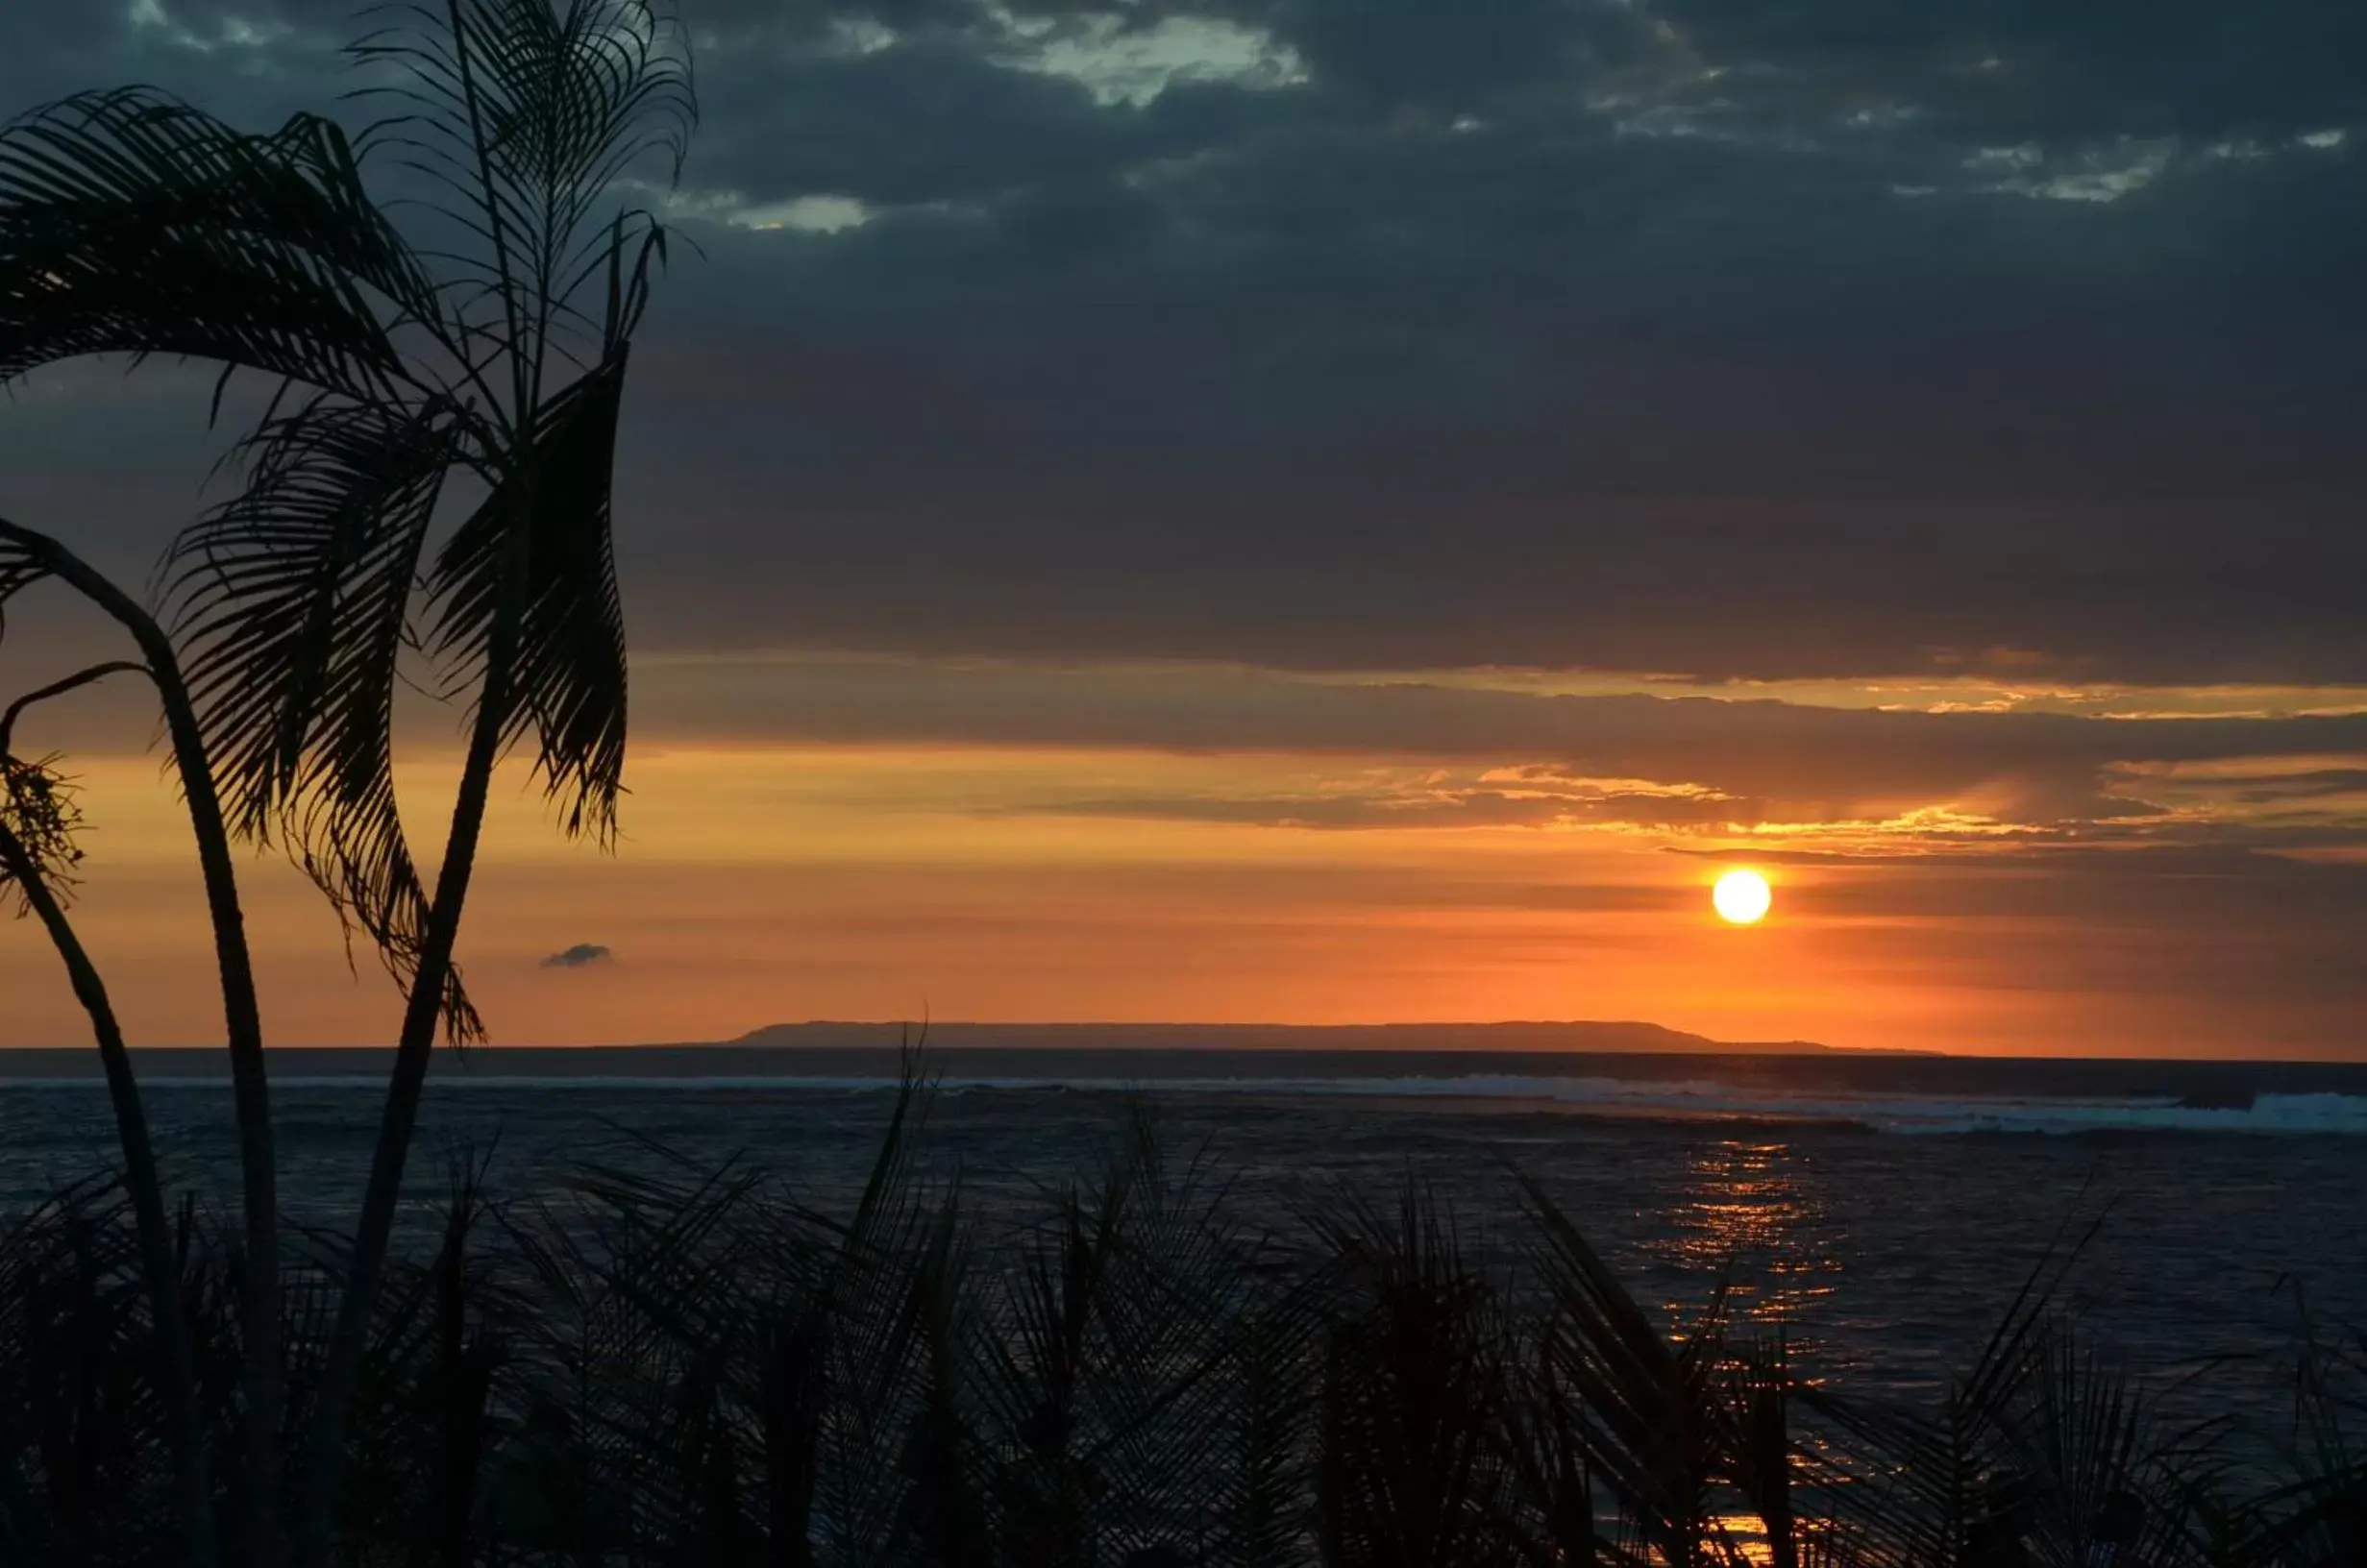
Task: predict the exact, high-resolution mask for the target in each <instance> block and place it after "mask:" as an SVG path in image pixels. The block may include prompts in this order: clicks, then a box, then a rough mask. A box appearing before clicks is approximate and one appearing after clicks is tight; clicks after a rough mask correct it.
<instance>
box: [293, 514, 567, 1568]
mask: <svg viewBox="0 0 2367 1568" xmlns="http://www.w3.org/2000/svg"><path fill="white" fill-rule="evenodd" d="M522 531H523V530H522ZM512 580H513V582H514V580H515V575H514V573H513V575H512ZM516 643H517V625H516V616H515V614H514V613H507V614H505V615H503V616H502V618H501V621H500V623H499V625H497V627H496V634H495V641H494V647H493V648H492V649H490V652H489V657H488V658H487V659H486V663H485V683H484V687H483V689H482V691H481V692H480V693H479V697H478V704H477V718H476V722H475V723H474V724H473V725H471V727H470V734H469V747H468V760H467V763H466V765H465V766H464V767H463V769H462V771H461V774H460V788H459V792H458V794H457V796H456V797H455V799H454V801H453V809H452V829H451V832H450V834H449V836H448V837H447V838H446V840H445V845H444V860H443V864H442V865H441V866H440V867H439V868H438V869H437V871H436V877H435V897H434V900H433V902H432V903H431V905H430V907H429V913H428V926H427V932H426V936H425V939H424V940H423V941H422V943H421V944H420V949H419V965H418V968H417V969H416V971H415V972H414V973H413V974H412V977H411V986H410V995H409V999H408V1001H407V1003H406V1005H405V1008H404V1013H403V1034H402V1037H401V1039H400V1040H399V1041H397V1043H396V1046H395V1065H394V1071H393V1072H392V1074H390V1075H389V1077H388V1080H387V1085H386V1103H385V1107H384V1109H383V1111H382V1113H381V1115H380V1120H379V1133H378V1147H377V1148H376V1150H374V1151H373V1153H372V1155H371V1159H370V1182H369V1186H368V1188H366V1189H365V1190H364V1192H363V1194H362V1200H361V1221H360V1224H359V1226H358V1228H357V1229H356V1232H355V1235H354V1250H353V1254H352V1257H351V1259H350V1260H349V1261H348V1263H347V1268H346V1276H345V1291H344V1294H343V1296H342V1297H341V1298H340V1299H339V1300H338V1303H337V1320H336V1326H335V1329H334V1330H333V1334H332V1335H331V1338H330V1341H329V1361H328V1365H327V1367H326V1368H325V1369H324V1371H323V1373H322V1376H321V1385H320V1397H319V1399H318V1400H317V1401H316V1403H315V1406H314V1411H313V1420H312V1433H311V1448H310V1453H309V1456H308V1461H309V1462H308V1468H307V1472H306V1476H305V1488H304V1498H303V1504H302V1512H301V1517H300V1519H299V1522H298V1531H299V1546H298V1562H299V1563H300V1564H302V1565H304V1568H313V1565H316V1564H317V1565H324V1568H325V1565H326V1564H327V1563H329V1562H330V1560H331V1556H332V1552H333V1545H334V1531H335V1519H336V1495H337V1488H338V1487H339V1485H340V1484H341V1483H342V1482H341V1474H342V1471H343V1467H344V1461H345V1429H346V1424H347V1421H348V1418H349V1417H350V1415H351V1413H352V1407H353V1402H354V1391H355V1388H356V1386H357V1385H358V1384H359V1382H360V1380H361V1362H362V1358H363V1357H364V1356H365V1355H366V1354H367V1352H368V1350H369V1343H370V1314H371V1313H372V1311H374V1310H375V1309H376V1307H377V1304H378V1287H379V1283H380V1280H381V1277H382V1275H383V1273H384V1272H385V1264H386V1249H387V1246H388V1244H389V1243H390V1242H391V1240H392V1239H393V1236H394V1218H395V1209H396V1206H397V1204H398V1203H399V1202H400V1200H401V1198H402V1193H403V1167H404V1164H405V1162H406V1160H407V1157H408V1155H409V1153H410V1145H411V1131H412V1129H413V1127H414V1126H415V1125H416V1124H417V1122H418V1118H419V1096H420V1091H421V1090H422V1089H423V1088H424V1087H425V1086H426V1083H427V1077H428V1064H429V1062H430V1060H431V1058H432V1057H433V1056H434V1054H435V1035H436V1029H437V1027H438V1026H439V1024H440V1023H441V1022H442V1020H443V1013H444V987H445V983H446V982H447V981H448V980H449V979H450V978H451V975H452V955H453V949H454V947H455V946H456V943H457V942H458V940H459V935H460V914H461V910H462V907H463V906H464V905H465V904H466V903H467V901H468V889H469V880H470V878H471V876H472V875H474V873H475V871H476V868H477V845H478V841H479V839H480V838H481V835H482V832H483V829H484V819H485V802H486V800H487V798H488V797H489V796H491V794H492V789H493V769H494V765H495V764H496V763H497V762H499V761H500V760H501V750H502V732H503V729H504V728H505V725H506V723H507V719H508V711H509V695H510V694H509V688H510V677H511V674H512V665H513V664H514V662H515V653H516Z"/></svg>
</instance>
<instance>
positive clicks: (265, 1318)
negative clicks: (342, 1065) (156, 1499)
mask: <svg viewBox="0 0 2367 1568" xmlns="http://www.w3.org/2000/svg"><path fill="white" fill-rule="evenodd" d="M0 537H4V538H8V539H10V540H12V541H14V542H15V543H16V544H18V545H19V546H20V547H22V548H24V549H25V550H27V551H30V552H31V553H32V554H33V556H34V557H35V558H36V559H37V560H38V561H39V562H40V563H41V565H42V567H43V568H44V569H45V570H46V571H47V572H49V573H50V574H51V575H52V576H56V577H57V578H59V579H60V580H61V581H62V582H64V583H65V584H66V585H67V586H69V587H71V588H73V589H74V590H75V591H76V592H78V593H80V594H81V595H82V596H83V597H84V598H86V599H87V600H90V601H91V602H92V603H93V604H96V605H97V606H98V607H99V608H100V609H102V610H104V611H106V612H107V614H108V615H109V616H111V617H112V618H113V619H114V621H115V622H116V623H117V624H118V625H121V626H122V627H123V628H124V629H125V630H126V631H128V632H130V633H131V635H132V640H133V641H134V642H135V643H136V644H137V645H138V648H139V651H140V657H141V658H142V659H143V660H145V661H146V662H147V665H148V669H149V673H150V674H151V675H152V676H153V677H154V679H155V681H156V686H157V694H158V696H159V697H160V698H161V699H162V702H163V707H164V724H165V731H166V733H167V734H168V735H169V736H170V737H171V740H172V747H173V762H174V765H175V767H176V769H177V770H178V772H179V774H180V779H181V789H182V795H183V796H184V798H185V801H186V803H187V805H188V812H189V826H190V828H191V829H192V830H193V831H194V832H195V834H196V837H197V858H198V864H199V867H200V869H201V870H202V871H203V872H204V876H205V883H206V909H207V914H208V915H209V916H210V919H211V922H212V926H213V954H214V964H215V967H216V968H217V969H218V970H219V971H220V974H221V981H222V1013H223V1022H224V1026H225V1032H226V1035H227V1038H228V1042H229V1048H230V1063H231V1080H232V1099H233V1103H234V1108H235V1113H236V1116H237V1123H238V1167H239V1178H240V1188H241V1191H240V1197H241V1200H242V1206H243V1208H244V1211H245V1234H246V1278H245V1281H244V1288H243V1289H242V1290H241V1292H240V1299H239V1338H240V1341H241V1344H242V1347H243V1349H244V1352H245V1360H244V1367H243V1382H244V1390H245V1394H246V1404H247V1422H248V1429H249V1432H250V1433H251V1434H252V1435H251V1440H250V1442H249V1444H248V1448H249V1451H250V1452H249V1457H248V1460H247V1480H248V1501H249V1505H250V1533H251V1536H252V1540H251V1542H250V1546H249V1553H250V1559H249V1560H250V1561H252V1562H253V1563H254V1564H255V1568H278V1564H279V1562H280V1560H281V1557H282V1552H281V1542H282V1530H283V1524H282V1521H283V1519H284V1507H283V1501H282V1490H281V1458H280V1445H281V1440H282V1426H283V1422H282V1410H283V1409H284V1404H285V1397H284V1387H285V1374H284V1360H283V1355H282V1350H281V1344H280V1215H279V1177H278V1166H277V1160H276V1157H275V1155H274V1152H273V1148H272V1131H271V1089H270V1080H269V1075H268V1073H267V1071H266V1069H265V1066H264V1062H263V1025H262V1011H261V1008H260V1007H259V1005H258V1003H257V1001H256V993H255V966H254V961H253V959H252V957H251V955H250V954H249V952H248V948H247V936H246V918H245V915H244V914H243V912H242V911H241V910H240V908H239V905H238V873H237V868H236V865H235V864H234V861H233V860H232V858H231V848H230V832H229V829H228V827H227V825H226V824H225V822H224V821H223V817H222V801H221V796H219V795H218V794H217V793H216V791H215V789H214V785H213V774H212V772H211V770H210V767H209V765H208V761H207V751H206V741H205V735H204V733H203V732H202V731H201V730H200V729H199V728H198V723H197V711H196V708H195V706H194V705H193V704H192V703H191V702H190V700H189V692H188V687H187V685H186V684H185V682H184V681H183V680H182V678H181V664H180V661H179V659H178V658H177V657H175V655H174V652H173V646H172V641H171V639H169V638H167V637H166V636H165V635H164V632H163V628H161V627H160V626H159V625H157V622H156V618H155V617H154V616H152V615H150V614H149V613H148V612H147V611H146V610H144V609H142V608H141V607H140V606H139V604H138V603H137V602H136V600H133V599H132V597H131V596H130V595H128V594H126V593H125V592H124V591H123V590H122V589H120V588H118V587H116V586H115V585H114V584H113V583H112V582H111V581H109V580H108V578H107V577H106V576H103V575H102V574H100V573H99V572H97V571H95V570H94V569H92V568H91V567H90V566H89V565H88V564H87V563H86V562H85V561H84V560H83V559H82V558H81V557H79V556H77V555H76V554H75V553H74V552H73V551H69V550H67V549H66V548H65V547H64V546H63V545H61V544H59V543H58V542H57V541H56V540H55V539H52V538H50V537H49V536H48V535H46V534H42V533H37V532H35V531H34V530H33V529H31V528H25V527H18V526H17V525H15V524H12V523H8V522H0Z"/></svg>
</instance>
